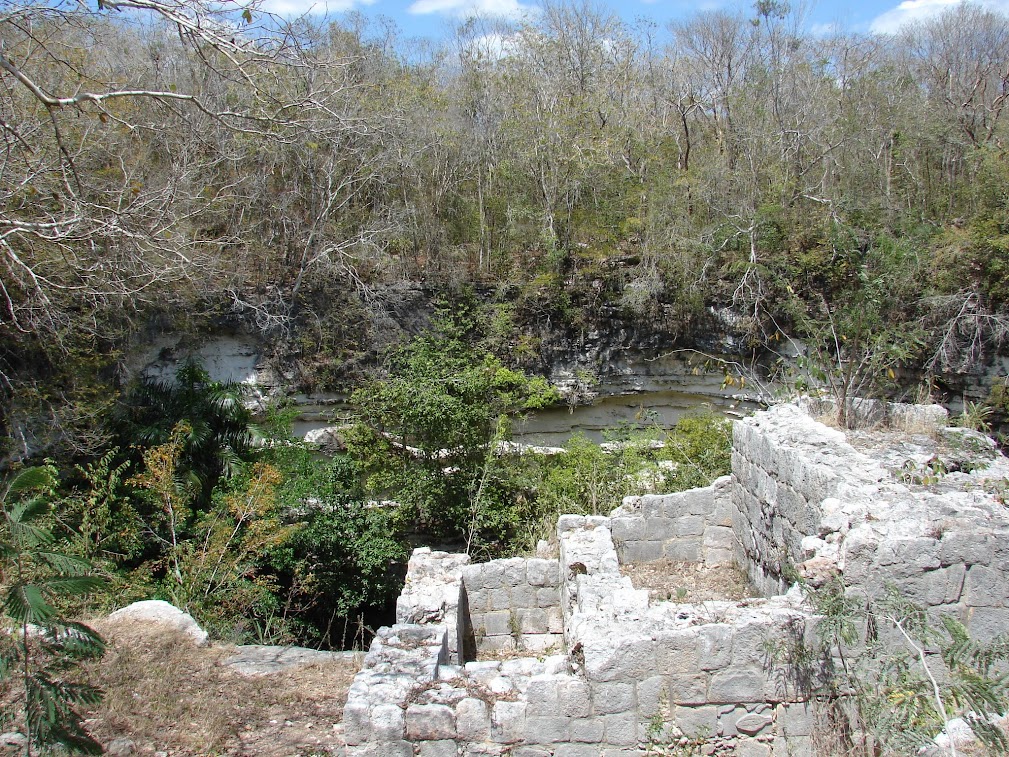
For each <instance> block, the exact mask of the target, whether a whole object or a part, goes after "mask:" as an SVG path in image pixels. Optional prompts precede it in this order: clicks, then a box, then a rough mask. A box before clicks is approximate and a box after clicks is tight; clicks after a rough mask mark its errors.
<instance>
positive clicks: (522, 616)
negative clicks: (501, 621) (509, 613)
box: [515, 608, 550, 634]
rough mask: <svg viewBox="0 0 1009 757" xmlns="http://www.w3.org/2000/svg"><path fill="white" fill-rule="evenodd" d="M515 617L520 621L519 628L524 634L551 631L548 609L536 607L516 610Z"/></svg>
mask: <svg viewBox="0 0 1009 757" xmlns="http://www.w3.org/2000/svg"><path fill="white" fill-rule="evenodd" d="M515 618H516V622H517V623H518V627H519V630H520V631H521V632H522V633H523V634H527V633H528V634H542V633H549V630H550V629H549V624H548V622H547V612H546V610H540V609H536V608H533V609H529V610H516V611H515Z"/></svg>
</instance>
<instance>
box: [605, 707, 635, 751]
mask: <svg viewBox="0 0 1009 757" xmlns="http://www.w3.org/2000/svg"><path fill="white" fill-rule="evenodd" d="M602 720H603V739H604V741H605V743H607V744H612V745H614V746H633V745H635V744H637V743H638V717H637V715H636V714H634V713H623V714H620V715H604V716H603V718H602Z"/></svg>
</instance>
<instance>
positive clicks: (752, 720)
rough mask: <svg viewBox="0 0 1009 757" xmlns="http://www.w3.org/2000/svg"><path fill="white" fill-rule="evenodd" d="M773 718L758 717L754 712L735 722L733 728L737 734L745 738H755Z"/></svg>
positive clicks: (768, 716)
mask: <svg viewBox="0 0 1009 757" xmlns="http://www.w3.org/2000/svg"><path fill="white" fill-rule="evenodd" d="M773 722H774V718H772V717H771V716H770V715H758V714H757V713H755V712H751V713H748V714H746V715H744V716H743V717H741V718H740V719H739V720H737V721H736V722H735V724H734V725H735V728H736V730H737V731H738V732H739V733H743V734H746V735H747V736H756V735H757V734H759V733H760V732H761V731H763V730H764V729H765V728H767V727H768V726H769V725H771V723H773Z"/></svg>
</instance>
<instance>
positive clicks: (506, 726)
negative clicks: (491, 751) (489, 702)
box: [491, 699, 526, 744]
mask: <svg viewBox="0 0 1009 757" xmlns="http://www.w3.org/2000/svg"><path fill="white" fill-rule="evenodd" d="M525 730H526V703H525V702H522V701H515V702H510V701H507V700H503V699H499V700H498V701H496V702H495V703H494V707H493V709H492V710H491V739H492V740H494V741H496V742H498V743H499V744H516V743H518V742H520V741H522V739H523V737H524V736H525Z"/></svg>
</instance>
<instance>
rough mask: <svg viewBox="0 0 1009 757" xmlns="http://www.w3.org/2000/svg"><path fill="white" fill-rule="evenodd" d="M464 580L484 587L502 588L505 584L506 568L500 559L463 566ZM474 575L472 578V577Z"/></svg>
mask: <svg viewBox="0 0 1009 757" xmlns="http://www.w3.org/2000/svg"><path fill="white" fill-rule="evenodd" d="M462 575H463V580H464V581H466V582H467V583H472V584H473V585H474V586H479V587H481V588H483V589H500V588H501V587H502V586H503V585H504V575H505V569H504V566H503V565H502V564H501V561H500V560H491V561H490V562H485V563H482V564H480V565H470V566H467V567H466V568H463V574H462ZM470 576H472V579H470Z"/></svg>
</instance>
